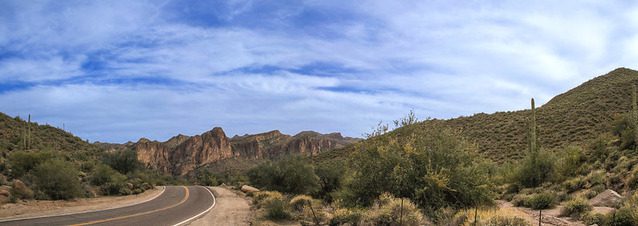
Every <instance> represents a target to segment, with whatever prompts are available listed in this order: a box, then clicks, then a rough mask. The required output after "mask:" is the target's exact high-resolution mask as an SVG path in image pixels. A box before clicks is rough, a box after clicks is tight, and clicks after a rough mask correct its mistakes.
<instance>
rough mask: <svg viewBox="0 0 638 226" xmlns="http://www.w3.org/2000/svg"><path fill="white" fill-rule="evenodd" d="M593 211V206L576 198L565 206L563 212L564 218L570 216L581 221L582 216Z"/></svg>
mask: <svg viewBox="0 0 638 226" xmlns="http://www.w3.org/2000/svg"><path fill="white" fill-rule="evenodd" d="M591 210H592V206H591V205H590V204H589V202H587V200H585V199H583V198H580V197H578V198H574V199H572V200H570V201H568V202H567V203H565V205H564V206H563V209H562V210H561V215H562V216H569V217H571V218H574V219H580V218H581V217H582V216H584V215H585V214H587V213H588V212H589V211H591Z"/></svg>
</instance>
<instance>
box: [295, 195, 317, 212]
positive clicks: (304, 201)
mask: <svg viewBox="0 0 638 226" xmlns="http://www.w3.org/2000/svg"><path fill="white" fill-rule="evenodd" d="M310 203H312V197H310V196H307V195H297V196H295V197H293V198H292V199H290V207H291V208H292V209H293V210H296V211H302V210H303V208H304V206H306V205H308V204H310Z"/></svg>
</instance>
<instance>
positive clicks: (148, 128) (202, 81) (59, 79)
mask: <svg viewBox="0 0 638 226" xmlns="http://www.w3.org/2000/svg"><path fill="white" fill-rule="evenodd" d="M637 59H638V4H636V3H632V2H631V1H604V2H603V1H559V2H557V1H533V3H532V2H525V1H436V0H434V1H365V2H362V1H331V0H322V1H239V0H231V1H221V0H220V1H204V0H197V1H143V0H140V1H129V0H126V1H17V0H16V1H0V106H1V107H0V111H2V112H4V113H7V114H9V115H11V116H16V115H20V116H23V117H24V116H26V115H27V114H32V115H33V118H34V119H35V120H36V121H38V122H40V123H43V124H44V123H48V124H50V125H54V126H58V127H62V124H64V125H65V127H66V129H67V130H69V131H71V132H73V133H74V134H76V135H78V136H80V137H82V138H85V139H89V140H91V141H96V140H98V141H106V142H126V141H129V140H132V141H136V140H137V139H139V138H140V137H148V138H150V139H156V140H166V139H168V138H169V137H171V136H173V135H175V134H178V133H182V134H187V135H194V134H199V133H202V132H204V131H208V130H210V129H212V128H213V127H215V126H221V127H223V128H224V130H225V131H226V133H227V134H228V135H229V136H232V135H234V134H245V133H258V132H264V131H269V130H273V129H279V130H281V131H282V132H284V133H289V134H295V133H297V132H300V131H303V130H316V131H319V132H323V133H327V132H333V131H340V132H342V133H343V134H345V135H348V136H361V134H363V133H365V132H368V131H370V130H371V128H372V127H373V126H374V125H376V124H377V122H379V121H386V122H389V121H391V120H393V119H396V118H399V117H401V116H402V115H405V114H406V113H408V112H409V111H410V110H411V109H413V110H414V111H415V112H416V113H417V115H418V116H419V117H420V118H426V117H435V118H450V117H456V116H460V115H471V114H474V113H478V112H486V113H491V112H495V111H508V110H517V109H523V108H526V107H527V105H528V99H529V98H530V97H536V98H537V99H538V101H539V102H540V103H545V102H547V101H549V99H550V98H551V97H553V96H555V95H557V94H559V93H562V92H564V91H567V90H568V89H570V88H572V87H574V86H576V85H578V84H580V83H582V82H584V81H587V80H589V79H591V78H593V77H595V76H597V75H601V74H604V73H606V72H608V71H611V70H613V69H614V68H617V67H621V66H622V67H629V68H634V69H636V68H638V65H637V64H638V61H637Z"/></svg>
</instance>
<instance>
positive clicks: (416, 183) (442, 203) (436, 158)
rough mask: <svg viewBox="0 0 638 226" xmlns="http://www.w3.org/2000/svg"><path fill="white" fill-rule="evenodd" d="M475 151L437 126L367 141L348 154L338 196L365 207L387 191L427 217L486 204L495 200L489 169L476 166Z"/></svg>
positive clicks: (404, 129)
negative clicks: (442, 210)
mask: <svg viewBox="0 0 638 226" xmlns="http://www.w3.org/2000/svg"><path fill="white" fill-rule="evenodd" d="M395 134H411V136H392V135H395ZM475 148H476V146H474V145H472V144H471V143H469V142H467V141H466V140H464V139H462V137H461V136H460V135H459V134H458V132H457V131H454V130H451V129H450V128H447V127H443V126H431V125H429V126H427V127H425V126H424V127H421V124H417V125H411V126H406V127H401V128H399V129H397V130H395V131H393V132H390V133H389V135H385V136H377V137H374V138H371V139H369V140H367V141H366V142H365V143H362V144H360V146H358V147H356V149H357V151H355V152H353V154H352V155H351V156H350V158H349V160H350V171H349V172H350V174H349V175H348V177H347V178H348V179H347V180H345V183H344V186H343V187H344V189H343V190H344V191H343V192H341V193H340V194H341V197H339V198H341V199H343V201H344V204H345V205H347V206H350V207H353V206H370V205H372V204H373V201H374V200H375V199H377V198H378V197H379V196H380V195H381V194H383V193H384V192H388V191H390V192H391V193H392V194H393V195H395V196H399V197H407V198H409V199H410V201H412V202H414V203H415V204H417V205H418V206H419V207H421V208H424V209H426V212H427V213H431V212H434V211H435V210H436V209H439V208H443V207H446V206H451V207H454V208H469V207H473V206H476V205H489V204H491V203H492V201H493V200H494V199H493V198H494V197H495V194H494V192H493V189H492V187H493V183H492V180H491V178H490V177H489V173H490V170H491V168H490V167H487V166H488V164H481V163H482V159H481V157H480V156H477V155H475V154H476V152H475V151H476V150H475Z"/></svg>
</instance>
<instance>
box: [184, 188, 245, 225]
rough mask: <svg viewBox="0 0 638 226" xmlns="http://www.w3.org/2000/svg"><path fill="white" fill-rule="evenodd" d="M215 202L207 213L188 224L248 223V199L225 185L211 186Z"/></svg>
mask: <svg viewBox="0 0 638 226" xmlns="http://www.w3.org/2000/svg"><path fill="white" fill-rule="evenodd" d="M211 189H212V191H213V194H215V199H216V202H217V204H216V205H215V208H213V209H212V210H211V211H210V212H208V214H206V215H204V216H203V217H201V218H199V219H197V220H195V221H193V222H192V223H191V224H190V225H250V221H251V217H252V213H251V210H250V201H249V199H247V198H246V197H244V196H243V194H240V193H239V192H237V193H235V191H233V190H230V189H228V188H225V187H212V188H211Z"/></svg>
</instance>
